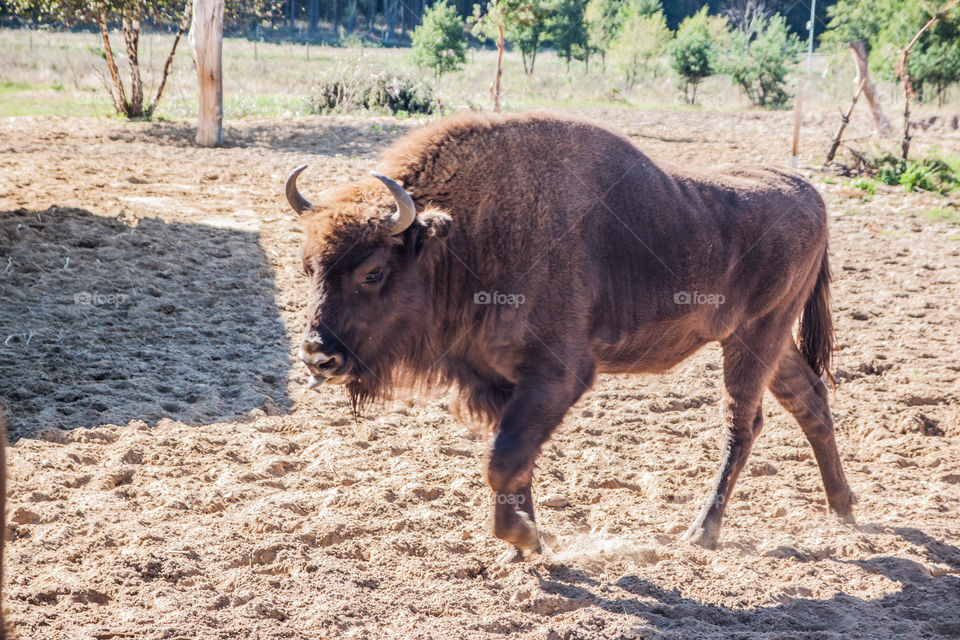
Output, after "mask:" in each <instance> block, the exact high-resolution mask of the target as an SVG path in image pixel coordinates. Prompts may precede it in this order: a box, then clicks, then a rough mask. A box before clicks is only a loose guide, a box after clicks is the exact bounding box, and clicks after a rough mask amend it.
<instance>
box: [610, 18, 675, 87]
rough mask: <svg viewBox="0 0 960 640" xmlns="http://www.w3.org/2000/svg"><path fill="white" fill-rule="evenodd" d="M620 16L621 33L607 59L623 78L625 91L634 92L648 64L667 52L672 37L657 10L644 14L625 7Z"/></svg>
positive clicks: (611, 47) (613, 43)
mask: <svg viewBox="0 0 960 640" xmlns="http://www.w3.org/2000/svg"><path fill="white" fill-rule="evenodd" d="M622 13H623V14H624V15H623V22H622V24H621V26H620V31H619V33H618V34H617V36H616V38H615V39H614V40H613V42H612V43H611V44H610V57H611V59H612V61H613V64H614V66H615V68H616V70H617V72H618V73H619V74H621V75H623V78H624V80H625V81H626V85H627V89H633V87H634V86H635V85H636V84H637V82H638V81H639V80H640V78H641V77H642V76H643V75H644V74H645V73H646V71H647V69H648V68H649V66H650V63H651V61H652V60H653V59H654V58H656V57H657V56H659V55H660V54H661V53H663V52H664V51H665V50H666V48H667V45H668V44H669V42H670V37H671V34H670V29H668V28H667V20H666V18H664V16H663V12H662V11H660V10H659V9H658V10H657V11H655V12H653V13H649V14H645V13H642V12H641V11H636V10H635V11H629V10H627V9H626V6H625V9H624V11H623V12H622Z"/></svg>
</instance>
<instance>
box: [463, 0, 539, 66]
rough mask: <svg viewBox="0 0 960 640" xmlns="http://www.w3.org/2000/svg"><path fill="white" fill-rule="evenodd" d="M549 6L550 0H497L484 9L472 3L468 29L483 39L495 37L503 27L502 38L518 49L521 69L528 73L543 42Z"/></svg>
mask: <svg viewBox="0 0 960 640" xmlns="http://www.w3.org/2000/svg"><path fill="white" fill-rule="evenodd" d="M552 8H553V1H552V0H497V1H496V2H491V3H490V4H488V5H487V10H486V11H484V9H483V7H481V5H479V4H475V5H474V6H473V22H474V26H473V29H472V31H473V34H474V35H475V36H477V37H478V38H481V39H485V38H498V37H499V33H498V31H499V29H503V36H504V38H505V39H506V40H508V41H509V42H512V43H513V44H514V45H515V46H516V47H517V48H518V49H520V56H521V58H522V60H523V72H524V73H525V74H526V75H528V76H529V75H531V74H532V73H533V66H534V64H535V63H536V61H537V53H538V52H539V51H540V47H541V45H542V44H543V40H544V32H545V28H546V25H545V24H544V21H545V20H546V18H547V16H548V15H550V12H551V10H552Z"/></svg>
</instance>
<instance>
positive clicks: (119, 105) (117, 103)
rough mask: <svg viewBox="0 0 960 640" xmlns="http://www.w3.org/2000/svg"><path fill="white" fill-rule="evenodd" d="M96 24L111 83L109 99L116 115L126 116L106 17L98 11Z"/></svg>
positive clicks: (125, 107) (125, 102)
mask: <svg viewBox="0 0 960 640" xmlns="http://www.w3.org/2000/svg"><path fill="white" fill-rule="evenodd" d="M98 22H99V24H100V36H101V37H102V38H103V52H104V57H105V58H106V59H107V69H109V70H110V80H111V81H112V82H113V88H112V89H111V90H110V98H111V99H112V100H113V108H114V109H116V111H117V113H119V114H122V115H127V97H126V95H125V92H124V90H123V82H122V81H121V80H120V74H119V73H118V72H117V63H116V61H115V60H114V58H113V48H112V47H111V46H110V34H109V32H108V31H107V15H106V13H105V12H104V11H102V10H101V11H100V14H99V19H98Z"/></svg>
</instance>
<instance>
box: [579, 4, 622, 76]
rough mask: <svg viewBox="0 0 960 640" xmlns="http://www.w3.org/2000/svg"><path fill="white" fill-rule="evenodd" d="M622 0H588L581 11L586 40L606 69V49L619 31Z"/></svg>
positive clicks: (608, 48)
mask: <svg viewBox="0 0 960 640" xmlns="http://www.w3.org/2000/svg"><path fill="white" fill-rule="evenodd" d="M621 4H622V0H590V1H589V2H588V3H587V6H586V8H585V9H584V11H583V20H584V22H585V23H586V27H587V42H589V45H590V48H591V49H592V50H593V51H596V52H597V53H599V54H600V60H601V62H602V65H603V70H604V71H606V70H607V51H609V50H610V45H611V44H612V43H613V41H614V39H615V38H616V37H617V34H618V33H619V32H620V6H621Z"/></svg>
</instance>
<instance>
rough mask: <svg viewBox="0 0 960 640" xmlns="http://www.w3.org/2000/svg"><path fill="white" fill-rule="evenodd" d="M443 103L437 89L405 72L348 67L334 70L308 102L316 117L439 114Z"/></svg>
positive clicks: (322, 81)
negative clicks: (437, 96)
mask: <svg viewBox="0 0 960 640" xmlns="http://www.w3.org/2000/svg"><path fill="white" fill-rule="evenodd" d="M439 110H440V101H439V100H437V99H436V98H435V97H434V95H433V88H432V87H431V86H430V85H428V84H426V83H425V82H423V81H420V80H415V79H413V78H410V77H409V76H407V75H405V74H402V73H390V72H387V71H373V70H371V69H357V68H347V67H345V66H343V67H340V68H338V69H336V70H334V72H333V73H331V74H330V75H329V76H328V77H327V78H324V79H322V80H320V81H318V82H317V83H316V85H315V86H314V88H313V90H312V91H311V93H310V97H309V98H308V99H307V111H308V112H309V113H313V114H320V115H325V114H330V113H351V112H356V111H371V112H374V113H388V114H399V113H435V112H437V111H439Z"/></svg>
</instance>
